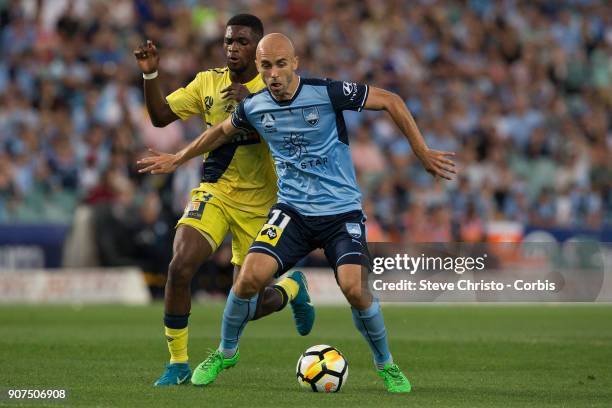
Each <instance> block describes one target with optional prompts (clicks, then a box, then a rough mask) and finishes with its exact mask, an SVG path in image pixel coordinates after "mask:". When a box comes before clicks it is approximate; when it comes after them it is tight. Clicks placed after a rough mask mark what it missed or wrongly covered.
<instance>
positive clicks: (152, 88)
mask: <svg viewBox="0 0 612 408" xmlns="http://www.w3.org/2000/svg"><path fill="white" fill-rule="evenodd" d="M134 56H135V57H136V61H137V62H138V66H139V67H140V69H141V70H142V73H143V74H145V75H151V76H154V78H151V79H146V78H145V79H144V98H145V104H146V105H147V111H148V112H149V116H150V117H151V122H152V123H153V126H155V127H164V126H166V125H168V124H170V123H172V122H174V121H175V120H177V119H178V118H179V117H178V116H177V115H176V114H175V113H174V112H172V109H170V105H168V103H167V102H166V98H165V97H164V94H163V93H162V90H161V86H160V83H159V78H158V77H157V75H156V74H157V70H158V68H159V53H158V52H157V47H155V44H153V42H152V41H151V40H147V43H146V44H145V45H142V46H140V47H138V49H136V50H134Z"/></svg>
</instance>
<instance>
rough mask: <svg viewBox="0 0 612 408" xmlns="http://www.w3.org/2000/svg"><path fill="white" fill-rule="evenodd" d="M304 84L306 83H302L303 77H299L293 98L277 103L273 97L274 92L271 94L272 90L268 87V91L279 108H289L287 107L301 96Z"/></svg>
mask: <svg viewBox="0 0 612 408" xmlns="http://www.w3.org/2000/svg"><path fill="white" fill-rule="evenodd" d="M303 84H304V83H303V82H302V77H301V76H299V75H298V86H297V88H295V92H294V93H293V96H292V97H291V98H290V99H287V100H286V101H277V100H276V99H275V98H274V96H273V95H272V92H270V90H269V89H268V88H267V87H266V89H267V90H268V93H269V94H270V98H272V100H273V101H274V103H276V104H277V105H278V106H287V105H291V104H292V103H293V101H295V98H297V97H298V95H299V94H300V91H301V90H302V85H303Z"/></svg>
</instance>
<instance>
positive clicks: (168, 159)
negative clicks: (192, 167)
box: [136, 149, 179, 174]
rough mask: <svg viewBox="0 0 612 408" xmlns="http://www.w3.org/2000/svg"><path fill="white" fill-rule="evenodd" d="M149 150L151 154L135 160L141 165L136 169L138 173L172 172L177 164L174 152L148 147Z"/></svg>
mask: <svg viewBox="0 0 612 408" xmlns="http://www.w3.org/2000/svg"><path fill="white" fill-rule="evenodd" d="M149 152H150V153H151V156H148V157H144V158H142V159H140V160H138V161H137V162H136V164H138V165H139V166H141V167H142V168H140V169H138V172H139V173H151V174H165V173H173V172H174V171H175V170H176V169H177V167H178V166H179V165H178V157H177V155H176V154H170V153H161V152H158V151H156V150H153V149H149Z"/></svg>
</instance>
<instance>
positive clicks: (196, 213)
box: [183, 201, 206, 220]
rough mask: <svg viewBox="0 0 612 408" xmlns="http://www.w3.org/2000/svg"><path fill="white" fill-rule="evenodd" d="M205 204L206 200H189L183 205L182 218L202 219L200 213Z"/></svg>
mask: <svg viewBox="0 0 612 408" xmlns="http://www.w3.org/2000/svg"><path fill="white" fill-rule="evenodd" d="M205 206H206V202H203V201H191V202H190V203H188V204H187V207H185V212H184V213H183V218H195V219H196V220H201V219H202V214H203V213H204V207H205Z"/></svg>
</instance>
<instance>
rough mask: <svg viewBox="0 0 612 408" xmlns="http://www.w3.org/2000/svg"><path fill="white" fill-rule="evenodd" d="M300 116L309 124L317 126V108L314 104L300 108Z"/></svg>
mask: <svg viewBox="0 0 612 408" xmlns="http://www.w3.org/2000/svg"><path fill="white" fill-rule="evenodd" d="M302 116H304V120H305V121H306V123H308V124H309V125H310V126H317V123H319V110H318V109H317V107H316V106H312V107H310V108H304V109H302Z"/></svg>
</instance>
